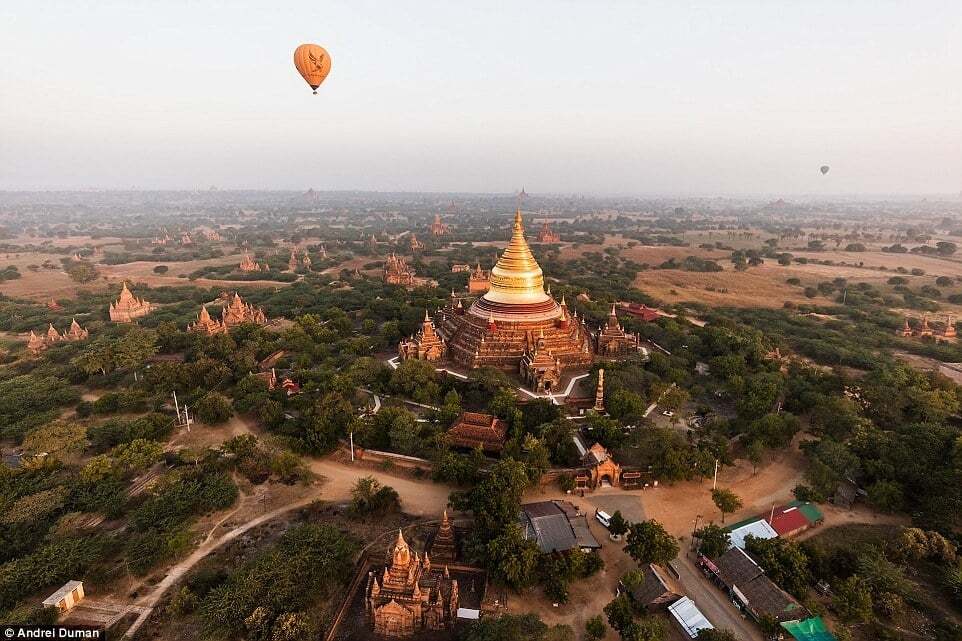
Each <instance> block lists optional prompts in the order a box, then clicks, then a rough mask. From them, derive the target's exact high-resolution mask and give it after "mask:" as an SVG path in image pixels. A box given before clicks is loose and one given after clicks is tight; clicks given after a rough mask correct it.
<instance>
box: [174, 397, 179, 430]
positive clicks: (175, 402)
mask: <svg viewBox="0 0 962 641" xmlns="http://www.w3.org/2000/svg"><path fill="white" fill-rule="evenodd" d="M174 411H176V412H177V424H178V425H180V405H178V404H177V390H174Z"/></svg>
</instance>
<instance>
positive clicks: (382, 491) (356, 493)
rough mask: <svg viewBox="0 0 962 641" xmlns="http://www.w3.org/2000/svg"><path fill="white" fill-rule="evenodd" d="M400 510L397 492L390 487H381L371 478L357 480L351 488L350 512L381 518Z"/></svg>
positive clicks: (378, 482) (379, 483)
mask: <svg viewBox="0 0 962 641" xmlns="http://www.w3.org/2000/svg"><path fill="white" fill-rule="evenodd" d="M400 508H401V500H400V497H399V496H398V493H397V491H396V490H395V489H394V488H393V487H391V486H390V485H381V482H380V481H378V480H377V479H376V478H374V477H373V476H365V477H363V478H359V479H358V480H357V482H356V483H355V484H354V487H353V488H351V511H352V512H354V513H355V514H358V515H362V516H370V515H378V516H381V515H384V514H386V513H388V512H396V511H398V510H399V509H400Z"/></svg>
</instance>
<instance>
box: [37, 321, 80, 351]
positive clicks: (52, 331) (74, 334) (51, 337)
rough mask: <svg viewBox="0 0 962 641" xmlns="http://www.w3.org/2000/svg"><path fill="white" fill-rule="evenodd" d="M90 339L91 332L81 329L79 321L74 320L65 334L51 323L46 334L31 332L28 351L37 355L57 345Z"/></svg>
mask: <svg viewBox="0 0 962 641" xmlns="http://www.w3.org/2000/svg"><path fill="white" fill-rule="evenodd" d="M89 337H90V332H89V331H87V330H86V329H84V328H83V327H81V326H80V323H78V322H77V319H73V321H71V323H70V329H68V330H67V331H65V332H64V333H63V334H61V333H60V332H58V331H57V328H56V327H54V326H53V323H51V324H50V325H48V326H47V331H46V333H43V334H37V333H35V332H34V331H32V330H31V331H30V338H29V339H28V340H27V351H29V352H30V353H31V354H34V355H36V354H39V353H40V352H42V351H43V350H45V349H47V348H48V347H50V346H51V345H53V344H55V343H61V342H68V343H74V342H78V341H82V340H86V339H87V338H89Z"/></svg>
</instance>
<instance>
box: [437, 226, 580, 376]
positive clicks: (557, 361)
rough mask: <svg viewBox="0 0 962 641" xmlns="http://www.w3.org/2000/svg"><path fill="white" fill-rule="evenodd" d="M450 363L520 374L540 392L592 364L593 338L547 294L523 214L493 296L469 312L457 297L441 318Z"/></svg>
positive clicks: (495, 273) (495, 274)
mask: <svg viewBox="0 0 962 641" xmlns="http://www.w3.org/2000/svg"><path fill="white" fill-rule="evenodd" d="M437 329H438V333H439V334H440V335H441V337H442V338H443V339H444V341H445V343H447V346H448V354H447V355H448V358H450V359H451V360H453V361H454V362H455V363H456V364H458V365H460V366H462V367H467V368H472V369H473V368H478V367H496V368H498V369H503V370H508V371H516V372H517V373H518V374H519V375H520V376H521V378H522V379H523V380H524V381H525V383H527V384H528V385H529V386H530V387H532V388H534V389H535V390H536V391H541V392H550V391H552V390H554V389H557V387H558V385H559V384H560V382H561V377H562V375H563V374H564V372H565V371H566V370H568V369H571V368H575V367H583V366H585V365H588V364H590V363H591V361H592V353H593V349H592V346H593V343H592V338H591V336H590V334H589V333H588V331H587V329H586V328H585V326H584V324H583V323H581V322H580V321H579V320H578V319H577V318H573V317H572V315H571V314H570V313H569V312H568V309H567V306H566V305H565V303H564V300H563V299H562V301H561V303H560V304H559V303H558V301H556V300H555V299H554V298H552V296H551V295H550V294H549V293H547V292H546V291H545V288H544V274H543V273H542V272H541V267H540V266H539V265H538V261H536V260H535V258H534V255H533V254H532V253H531V248H530V247H528V243H527V241H526V240H525V238H524V224H523V222H522V219H521V211H520V210H519V211H518V212H517V213H515V216H514V229H513V231H512V234H511V240H510V242H509V243H508V246H507V248H505V250H504V253H502V254H501V257H500V258H499V259H498V263H497V264H496V265H495V266H494V268H493V269H492V270H491V275H490V286H489V289H488V291H487V292H486V293H485V294H484V295H483V296H481V297H480V298H478V299H477V300H475V301H474V302H473V303H472V304H471V305H470V307H468V308H467V309H465V307H464V302H463V301H462V299H461V298H459V297H458V296H456V295H455V294H453V293H452V296H451V301H450V303H449V304H448V305H447V306H446V307H445V308H444V309H442V310H441V311H440V312H439V314H438V318H437Z"/></svg>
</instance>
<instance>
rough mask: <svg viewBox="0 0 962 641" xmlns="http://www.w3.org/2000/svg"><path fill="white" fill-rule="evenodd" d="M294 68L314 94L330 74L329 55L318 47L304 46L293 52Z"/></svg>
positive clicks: (322, 48)
mask: <svg viewBox="0 0 962 641" xmlns="http://www.w3.org/2000/svg"><path fill="white" fill-rule="evenodd" d="M294 66H295V67H297V72H298V73H299V74H301V77H302V78H304V80H305V81H307V84H309V85H310V86H311V89H313V90H314V93H315V94H316V93H317V88H318V87H320V86H321V83H322V82H324V79H325V78H327V74H329V73H331V54H329V53H327V50H326V49H325V48H324V47H322V46H320V45H313V44H306V45H301V46H300V47H298V48H297V49H295V50H294Z"/></svg>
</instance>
